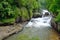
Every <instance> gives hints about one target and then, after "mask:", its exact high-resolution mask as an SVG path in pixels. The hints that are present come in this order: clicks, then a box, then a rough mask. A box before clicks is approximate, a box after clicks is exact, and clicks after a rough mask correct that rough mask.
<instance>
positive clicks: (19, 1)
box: [0, 0, 40, 23]
mask: <svg viewBox="0 0 60 40" xmlns="http://www.w3.org/2000/svg"><path fill="white" fill-rule="evenodd" d="M38 8H40V5H39V3H38V1H37V0H0V21H2V20H7V19H11V18H13V19H14V21H15V19H16V18H17V17H18V16H20V17H21V18H22V19H23V20H28V19H30V18H32V16H33V10H34V9H35V10H36V9H38ZM12 21H13V20H12ZM3 22H4V21H3ZM6 22H7V21H6ZM4 23H5V22H4Z"/></svg>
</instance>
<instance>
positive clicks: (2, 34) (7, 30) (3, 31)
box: [0, 23, 24, 40]
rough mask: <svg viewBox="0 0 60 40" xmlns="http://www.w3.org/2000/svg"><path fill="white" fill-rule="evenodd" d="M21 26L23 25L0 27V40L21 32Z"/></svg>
mask: <svg viewBox="0 0 60 40" xmlns="http://www.w3.org/2000/svg"><path fill="white" fill-rule="evenodd" d="M23 25H24V24H23V23H19V24H14V25H9V26H0V40H2V39H5V38H7V37H9V36H10V35H13V34H16V33H18V32H20V31H22V30H23Z"/></svg>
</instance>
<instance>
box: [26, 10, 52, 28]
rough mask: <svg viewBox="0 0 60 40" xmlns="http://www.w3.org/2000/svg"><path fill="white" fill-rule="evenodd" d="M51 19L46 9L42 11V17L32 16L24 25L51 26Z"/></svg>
mask: <svg viewBox="0 0 60 40" xmlns="http://www.w3.org/2000/svg"><path fill="white" fill-rule="evenodd" d="M51 19H52V16H51V15H50V12H49V11H48V10H43V11H42V17H39V18H32V19H31V20H30V21H29V22H28V24H27V25H26V27H42V26H44V27H51Z"/></svg>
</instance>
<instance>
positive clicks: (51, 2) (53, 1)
mask: <svg viewBox="0 0 60 40" xmlns="http://www.w3.org/2000/svg"><path fill="white" fill-rule="evenodd" d="M46 4H47V6H46V8H47V9H48V10H49V11H51V12H52V13H53V14H54V16H55V21H56V22H60V0H46Z"/></svg>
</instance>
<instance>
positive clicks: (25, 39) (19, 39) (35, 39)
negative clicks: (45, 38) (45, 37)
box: [15, 34, 39, 40]
mask: <svg viewBox="0 0 60 40" xmlns="http://www.w3.org/2000/svg"><path fill="white" fill-rule="evenodd" d="M15 40H39V37H37V36H34V37H32V38H30V37H29V36H28V35H25V34H23V35H19V36H18V37H17V38H16V39H15Z"/></svg>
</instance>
